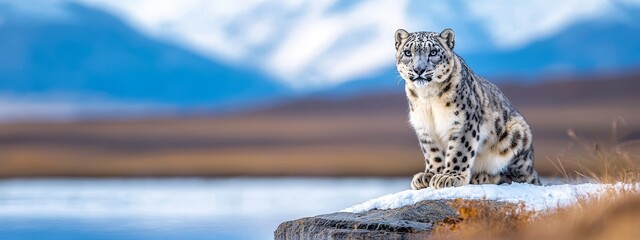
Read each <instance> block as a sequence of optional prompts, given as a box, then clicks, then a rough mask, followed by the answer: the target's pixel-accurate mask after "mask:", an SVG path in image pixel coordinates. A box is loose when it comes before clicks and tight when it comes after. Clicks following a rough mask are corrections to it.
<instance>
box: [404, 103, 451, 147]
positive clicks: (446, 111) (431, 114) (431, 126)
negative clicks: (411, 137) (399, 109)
mask: <svg viewBox="0 0 640 240" xmlns="http://www.w3.org/2000/svg"><path fill="white" fill-rule="evenodd" d="M446 104H447V102H446V101H444V100H442V99H441V98H437V97H430V98H419V99H418V101H417V104H416V106H414V110H413V111H412V112H411V113H410V114H409V121H410V122H411V125H412V126H413V128H414V129H415V130H416V132H417V133H418V134H427V135H429V136H431V137H432V138H434V139H433V140H434V141H435V142H436V143H438V145H441V146H443V145H444V143H446V141H447V139H448V138H449V135H450V133H449V131H450V129H451V128H452V126H453V124H454V119H453V110H452V108H451V107H447V106H446Z"/></svg>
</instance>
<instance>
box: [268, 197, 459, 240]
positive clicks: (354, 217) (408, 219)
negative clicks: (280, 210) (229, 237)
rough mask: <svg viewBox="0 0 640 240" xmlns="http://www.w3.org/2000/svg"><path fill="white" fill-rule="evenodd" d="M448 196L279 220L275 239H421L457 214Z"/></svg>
mask: <svg viewBox="0 0 640 240" xmlns="http://www.w3.org/2000/svg"><path fill="white" fill-rule="evenodd" d="M449 201H450V200H430V201H422V202H418V203H416V204H414V205H408V206H404V207H401V208H396V209H387V210H377V209H375V210H369V211H367V212H362V213H346V212H337V213H331V214H325V215H319V216H315V217H307V218H302V219H298V220H293V221H288V222H284V223H281V224H280V226H278V229H276V231H275V233H274V237H275V239H287V240H288V239H424V238H425V237H427V236H428V234H429V232H430V231H431V230H432V228H433V226H434V225H435V223H438V222H441V221H443V220H445V219H447V218H457V214H456V211H455V210H454V209H452V208H451V207H450V206H449V205H448V204H447V203H448V202H449Z"/></svg>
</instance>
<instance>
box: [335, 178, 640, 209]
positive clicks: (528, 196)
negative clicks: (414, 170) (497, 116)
mask: <svg viewBox="0 0 640 240" xmlns="http://www.w3.org/2000/svg"><path fill="white" fill-rule="evenodd" d="M634 188H635V189H636V190H640V184H635V185H633V184H623V183H618V184H594V183H584V184H577V185H572V184H562V185H551V186H535V185H531V184H521V183H514V184H510V185H508V184H503V185H466V186H462V187H456V188H444V189H437V190H435V189H432V188H426V189H422V190H418V191H415V190H406V191H402V192H399V193H394V194H389V195H386V196H382V197H379V198H375V199H372V200H369V201H366V202H364V203H361V204H358V205H355V206H353V207H350V208H347V209H344V210H342V212H355V213H358V212H364V211H367V210H371V209H390V208H398V207H402V206H405V205H411V204H414V203H417V202H420V201H423V200H438V199H456V198H462V199H486V200H496V201H504V202H512V203H518V202H521V201H522V202H524V203H525V205H526V207H527V208H528V209H531V210H544V209H548V208H554V207H562V206H567V205H570V204H572V203H574V202H575V201H576V200H577V198H578V197H579V196H585V195H591V194H601V193H603V192H604V191H606V190H607V189H634Z"/></svg>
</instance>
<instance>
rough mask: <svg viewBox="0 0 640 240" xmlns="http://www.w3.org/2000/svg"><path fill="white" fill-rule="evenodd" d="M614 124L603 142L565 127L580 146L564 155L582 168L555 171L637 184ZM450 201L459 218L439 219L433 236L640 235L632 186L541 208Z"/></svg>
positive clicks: (638, 176)
mask: <svg viewBox="0 0 640 240" xmlns="http://www.w3.org/2000/svg"><path fill="white" fill-rule="evenodd" d="M617 124H618V122H614V124H613V131H612V135H611V137H610V138H609V140H608V141H607V142H604V143H593V142H590V141H589V140H587V139H585V138H584V137H580V136H578V135H577V134H576V133H574V132H572V131H570V132H569V135H570V136H571V137H572V139H574V141H575V143H576V144H577V145H578V146H580V147H581V148H578V149H580V151H582V152H574V153H572V154H571V155H570V156H573V157H575V158H576V159H579V158H581V159H579V160H580V164H581V165H580V167H581V169H582V170H583V171H584V172H576V173H575V174H574V175H571V173H569V172H567V171H566V170H565V169H564V168H563V165H558V167H559V170H560V171H564V173H565V175H566V176H567V177H568V178H569V177H573V176H577V177H583V178H584V177H587V178H590V179H592V180H594V181H597V182H601V183H617V182H626V183H633V184H640V183H639V180H640V168H639V167H638V166H640V165H638V162H637V159H638V158H637V156H636V155H634V154H633V153H632V152H631V150H632V149H633V148H629V146H631V145H632V144H635V142H620V141H618V140H617V139H618V138H617V130H618V129H617ZM585 153H589V154H585ZM576 159H573V160H576ZM636 186H637V185H636ZM451 206H452V207H453V208H454V209H457V210H458V214H459V219H452V220H449V221H445V222H444V223H440V224H439V225H438V226H437V227H436V228H435V230H434V233H433V237H434V239H576V240H577V239H640V227H638V226H640V192H639V191H638V188H637V187H634V188H623V189H619V188H613V187H611V188H610V189H608V190H607V191H605V193H604V194H600V195H586V196H581V197H580V198H579V199H578V201H577V203H576V204H573V205H572V206H569V207H563V208H556V209H550V210H547V211H543V212H533V211H529V210H527V209H526V208H525V206H524V205H523V204H503V205H497V204H495V203H492V202H489V201H473V200H460V199H458V200H456V201H455V202H453V203H452V204H451Z"/></svg>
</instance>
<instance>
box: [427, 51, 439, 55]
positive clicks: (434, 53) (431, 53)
mask: <svg viewBox="0 0 640 240" xmlns="http://www.w3.org/2000/svg"><path fill="white" fill-rule="evenodd" d="M436 54H438V51H436V50H431V52H430V53H429V56H435V55H436Z"/></svg>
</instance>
